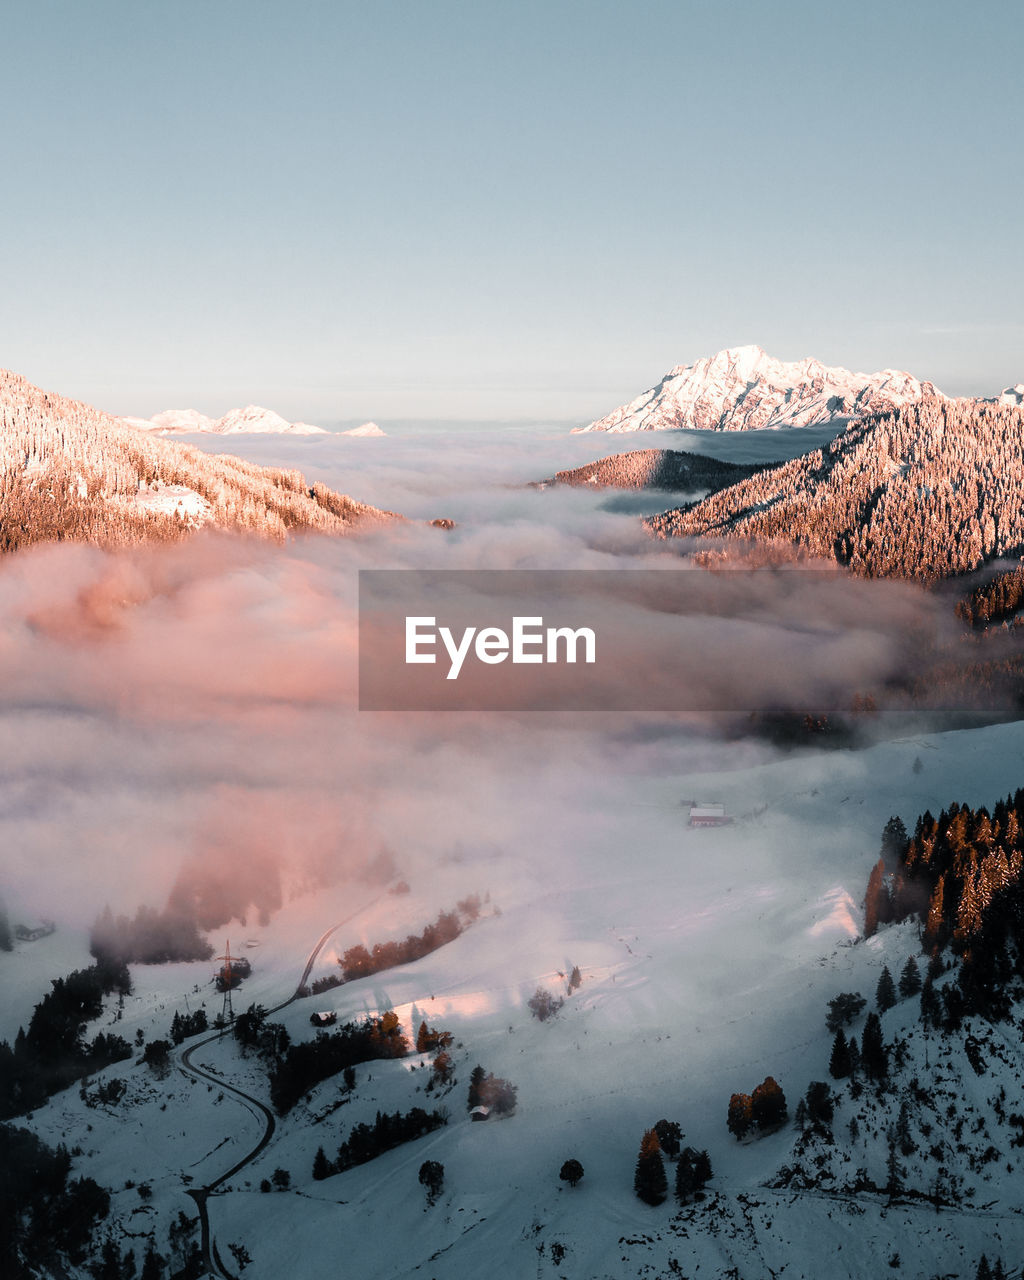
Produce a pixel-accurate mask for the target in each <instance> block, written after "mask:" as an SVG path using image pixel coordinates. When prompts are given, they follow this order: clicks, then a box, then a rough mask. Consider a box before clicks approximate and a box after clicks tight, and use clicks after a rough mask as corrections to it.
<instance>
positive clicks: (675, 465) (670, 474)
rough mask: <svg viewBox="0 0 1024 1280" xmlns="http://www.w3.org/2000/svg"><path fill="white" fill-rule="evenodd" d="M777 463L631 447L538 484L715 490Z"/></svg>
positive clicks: (676, 450) (557, 472) (603, 487)
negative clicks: (758, 462) (748, 461)
mask: <svg viewBox="0 0 1024 1280" xmlns="http://www.w3.org/2000/svg"><path fill="white" fill-rule="evenodd" d="M779 465H781V464H779V463H777V462H766V463H760V464H756V465H755V464H744V463H736V462H722V461H721V460H719V459H718V458H706V457H704V455H703V454H700V453H687V452H686V451H685V450H682V449H633V450H631V451H630V452H629V453H616V454H613V455H612V456H611V457H609V458H599V459H598V460H597V461H596V462H588V463H586V464H585V465H584V466H582V467H574V468H572V470H570V471H556V472H555V474H554V475H553V476H552V477H551V479H550V480H543V481H541V484H540V487H545V486H547V485H556V484H568V485H575V486H577V487H578V486H582V485H588V486H591V487H593V488H595V489H688V490H690V491H691V492H692V491H693V490H696V489H710V490H717V489H724V488H726V487H727V486H728V485H733V484H738V483H739V481H741V480H745V479H746V478H747V477H748V476H752V475H757V474H758V473H759V472H761V471H764V470H765V469H767V468H771V467H777V466H779Z"/></svg>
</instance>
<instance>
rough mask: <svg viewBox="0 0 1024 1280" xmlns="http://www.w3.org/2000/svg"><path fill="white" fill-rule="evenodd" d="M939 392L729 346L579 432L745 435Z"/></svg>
mask: <svg viewBox="0 0 1024 1280" xmlns="http://www.w3.org/2000/svg"><path fill="white" fill-rule="evenodd" d="M937 394H940V393H939V392H937V391H936V389H935V387H934V386H933V385H932V384H931V383H930V382H919V381H918V380H917V379H916V378H914V377H913V376H912V375H911V374H909V373H902V372H900V371H898V370H895V369H883V370H882V371H881V372H879V373H870V374H867V373H851V372H850V371H849V370H848V369H842V368H830V367H828V366H826V365H823V364H822V363H821V362H820V361H818V360H813V359H810V358H808V359H805V360H799V361H784V360H775V359H773V358H772V357H771V356H769V355H767V354H766V353H765V352H764V351H763V350H762V349H761V348H760V347H757V346H747V347H731V348H728V349H727V350H725V351H719V352H718V354H717V355H714V356H710V357H707V358H705V359H703V360H698V361H696V363H694V364H692V365H677V366H676V367H675V368H674V369H671V370H669V372H668V373H667V374H666V375H665V376H664V378H662V380H661V381H660V382H659V383H658V384H657V386H654V387H651V388H650V389H649V390H648V391H645V392H644V393H643V394H642V395H640V396H637V398H636V399H635V400H631V401H630V402H629V404H625V405H622V406H620V407H619V408H618V409H615V410H614V411H613V412H612V413H609V414H608V415H607V416H606V417H604V418H601V419H599V420H598V421H597V422H592V423H591V424H590V425H589V426H587V427H581V428H577V430H580V431H612V432H622V431H675V430H680V429H684V428H696V429H701V430H711V431H747V430H751V429H758V428H762V429H763V428H768V429H775V428H778V427H807V426H815V425H819V424H821V423H825V422H832V421H835V422H836V423H837V425H839V423H840V422H841V421H842V420H846V419H849V418H852V417H859V416H861V415H863V414H869V413H880V412H884V411H886V410H888V409H892V408H895V407H896V406H898V405H903V404H910V403H912V402H913V401H915V400H920V399H921V398H922V397H923V396H933V395H937Z"/></svg>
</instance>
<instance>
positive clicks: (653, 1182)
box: [633, 1129, 668, 1205]
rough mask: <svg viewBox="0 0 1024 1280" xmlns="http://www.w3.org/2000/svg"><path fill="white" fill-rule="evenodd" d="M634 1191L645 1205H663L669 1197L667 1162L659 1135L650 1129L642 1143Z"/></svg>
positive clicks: (637, 1162) (634, 1180) (634, 1179)
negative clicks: (662, 1156) (666, 1172)
mask: <svg viewBox="0 0 1024 1280" xmlns="http://www.w3.org/2000/svg"><path fill="white" fill-rule="evenodd" d="M633 1190H634V1191H635V1192H636V1194H637V1195H638V1196H639V1198H640V1199H641V1200H643V1202H644V1203H645V1204H651V1205H657V1204H661V1203H662V1201H663V1200H664V1199H665V1197H666V1195H668V1178H667V1177H666V1176H665V1162H664V1160H662V1158H661V1147H660V1146H659V1145H658V1135H657V1134H656V1133H655V1132H654V1130H653V1129H648V1130H647V1131H646V1133H645V1134H644V1136H643V1140H642V1141H641V1143H640V1154H639V1155H638V1156H637V1161H636V1175H635V1176H634V1178H633Z"/></svg>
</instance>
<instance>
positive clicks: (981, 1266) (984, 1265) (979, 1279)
mask: <svg viewBox="0 0 1024 1280" xmlns="http://www.w3.org/2000/svg"><path fill="white" fill-rule="evenodd" d="M976 1280H992V1268H991V1267H990V1266H989V1265H988V1258H986V1257H985V1255H984V1254H982V1255H981V1261H980V1262H979V1263H978V1271H977V1275H976Z"/></svg>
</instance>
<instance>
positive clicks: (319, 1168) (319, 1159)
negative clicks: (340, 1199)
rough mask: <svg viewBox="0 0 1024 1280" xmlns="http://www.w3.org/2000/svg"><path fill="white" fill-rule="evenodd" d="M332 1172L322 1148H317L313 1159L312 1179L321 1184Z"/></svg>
mask: <svg viewBox="0 0 1024 1280" xmlns="http://www.w3.org/2000/svg"><path fill="white" fill-rule="evenodd" d="M333 1172H334V1167H333V1166H332V1164H331V1162H330V1160H328V1159H327V1155H326V1154H325V1152H324V1149H323V1147H317V1149H316V1155H315V1156H314V1157H313V1179H314V1181H316V1182H323V1180H324V1178H329V1177H330V1176H331V1174H332V1173H333Z"/></svg>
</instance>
